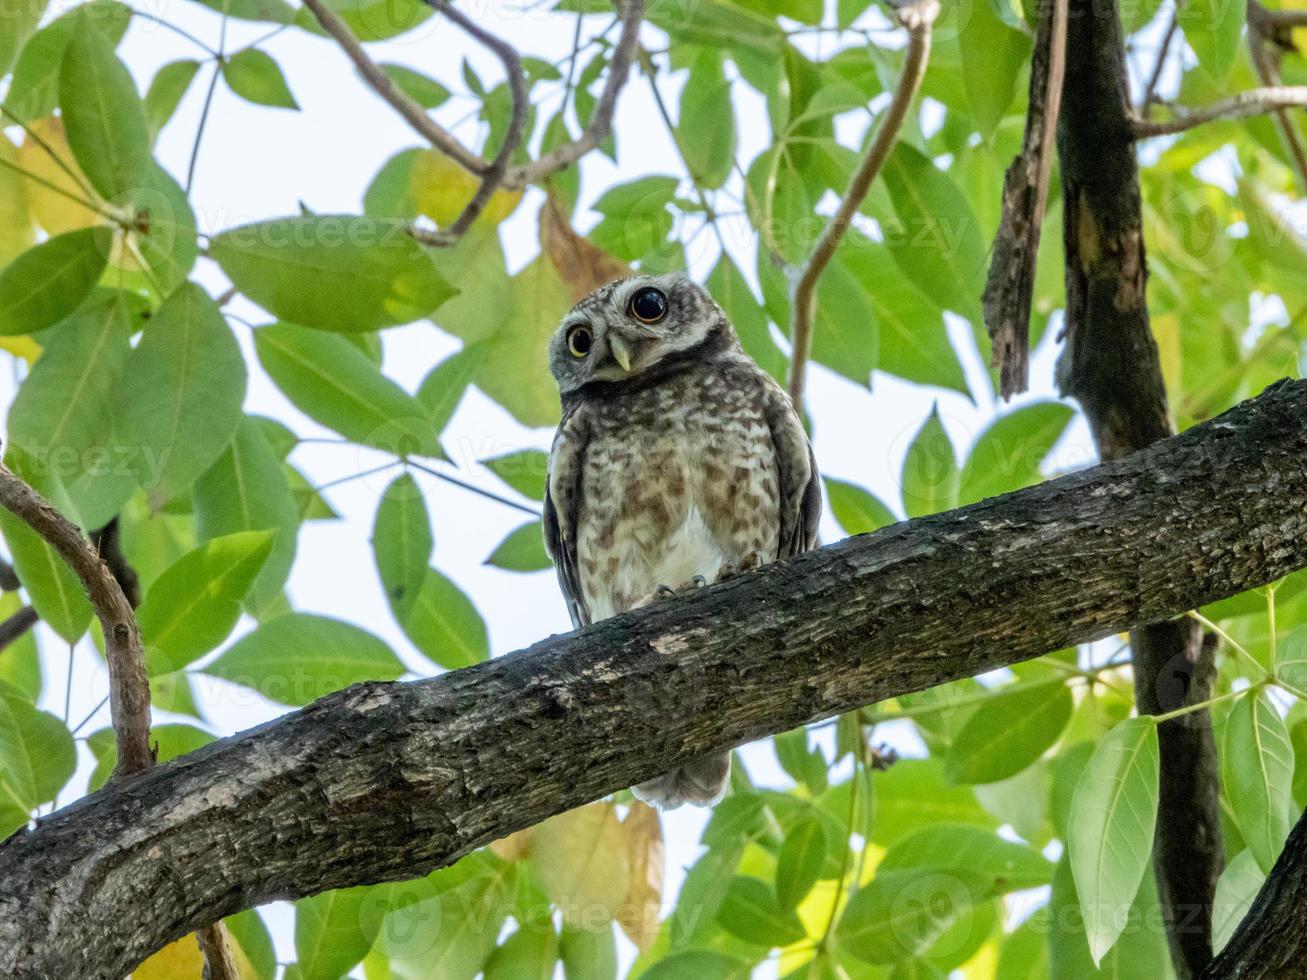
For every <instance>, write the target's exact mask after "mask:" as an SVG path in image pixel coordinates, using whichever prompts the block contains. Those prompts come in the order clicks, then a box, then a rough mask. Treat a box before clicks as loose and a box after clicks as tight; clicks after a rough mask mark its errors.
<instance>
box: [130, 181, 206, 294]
mask: <svg viewBox="0 0 1307 980" xmlns="http://www.w3.org/2000/svg"><path fill="white" fill-rule="evenodd" d="M119 201H120V202H121V203H122V206H123V208H125V209H126V210H128V211H130V212H132V213H133V214H136V215H138V216H140V217H141V218H142V219H143V222H144V229H145V230H143V231H142V230H139V229H137V228H134V229H133V230H132V231H131V232H129V233H128V234H127V238H128V239H129V241H130V243H131V245H132V247H133V251H134V252H139V253H140V257H141V258H142V259H144V263H145V268H146V270H148V273H146V272H142V271H138V269H137V268H135V267H134V268H132V269H130V270H123V271H122V272H121V273H120V274H121V276H122V285H123V286H124V287H135V288H137V289H140V290H143V291H148V292H150V293H154V294H157V295H160V296H166V295H167V294H168V293H170V292H172V291H173V290H175V289H176V288H177V287H179V286H181V285H182V283H184V282H185V281H186V277H187V276H188V275H190V272H191V269H192V268H193V267H194V265H195V260H196V258H197V257H198V256H199V252H200V249H199V242H198V240H197V233H196V229H195V213H194V212H193V211H192V210H191V205H190V202H189V201H187V199H186V192H185V191H184V190H182V188H181V186H180V185H179V184H178V183H177V181H175V180H173V178H172V176H171V175H170V174H169V173H168V172H167V171H166V170H164V169H163V168H162V167H160V166H159V165H158V164H155V163H151V164H150V168H149V170H148V171H147V173H146V178H145V182H144V183H142V184H141V185H140V186H138V187H133V188H129V189H128V190H127V191H125V192H124V193H123V194H122V195H121V196H120V198H119ZM122 237H123V236H121V235H120V236H119V242H120V243H121V240H122Z"/></svg>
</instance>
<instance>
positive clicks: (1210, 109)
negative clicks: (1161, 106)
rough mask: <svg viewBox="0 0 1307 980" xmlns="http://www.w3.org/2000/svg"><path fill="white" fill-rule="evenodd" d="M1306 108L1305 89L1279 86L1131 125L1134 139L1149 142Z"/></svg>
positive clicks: (1301, 86) (1247, 92)
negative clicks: (1211, 125)
mask: <svg viewBox="0 0 1307 980" xmlns="http://www.w3.org/2000/svg"><path fill="white" fill-rule="evenodd" d="M1303 107H1307V85H1280V86H1271V87H1268V88H1254V89H1249V90H1247V91H1246V92H1240V93H1239V94H1238V95H1235V96H1232V97H1231V98H1228V99H1222V100H1221V101H1220V102H1214V103H1212V104H1211V105H1208V106H1203V107H1202V108H1201V109H1193V110H1189V111H1184V112H1182V113H1181V114H1179V115H1177V116H1176V118H1174V119H1167V120H1164V121H1161V122H1154V121H1152V120H1147V119H1136V120H1135V122H1134V130H1135V139H1149V138H1150V137H1153V136H1169V135H1171V134H1172V133H1182V132H1184V131H1185V130H1186V129H1193V128H1194V127H1195V126H1201V125H1202V124H1203V123H1208V122H1215V121H1217V120H1220V119H1244V118H1246V117H1248V116H1259V115H1262V114H1263V113H1267V112H1278V111H1280V110H1282V109H1293V108H1303Z"/></svg>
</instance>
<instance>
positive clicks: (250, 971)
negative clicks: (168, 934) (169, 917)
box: [131, 930, 258, 980]
mask: <svg viewBox="0 0 1307 980" xmlns="http://www.w3.org/2000/svg"><path fill="white" fill-rule="evenodd" d="M224 931H225V930H224ZM227 942H228V943H229V944H230V948H231V955H232V959H233V960H235V961H236V972H237V974H238V975H239V976H240V978H241V980H258V975H257V974H256V973H255V971H254V965H253V964H252V963H251V962H250V959H249V957H248V956H246V955H245V951H244V950H243V949H241V947H240V944H239V943H238V942H236V940H235V939H234V938H233V937H232V935H231V933H227ZM203 976H204V954H203V953H201V952H200V943H199V940H197V939H196V938H195V933H191V934H190V935H188V936H182V938H181V939H178V940H177V941H176V942H174V943H169V944H168V945H167V946H165V947H163V949H161V950H159V952H157V953H155V954H154V955H153V956H151V957H150V958H149V959H148V960H146V961H145V962H144V963H142V964H141V965H140V966H138V967H137V968H136V969H135V970H133V971H132V977H131V980H201V978H202V977H203Z"/></svg>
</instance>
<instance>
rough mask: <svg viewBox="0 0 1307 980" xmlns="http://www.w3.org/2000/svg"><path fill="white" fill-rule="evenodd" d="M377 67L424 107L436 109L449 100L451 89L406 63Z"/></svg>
mask: <svg viewBox="0 0 1307 980" xmlns="http://www.w3.org/2000/svg"><path fill="white" fill-rule="evenodd" d="M377 67H378V68H380V69H381V71H382V74H384V75H385V76H386V77H387V78H389V79H390V80H391V81H392V82H394V83H395V84H396V85H397V86H399V88H400V89H402V90H403V92H404V93H405V94H406V95H407V96H408V97H409V98H410V99H412V100H413V101H414V102H416V103H417V104H418V105H420V106H421V107H422V108H423V109H434V108H436V107H437V106H440V105H444V104H445V103H446V102H448V101H449V89H447V88H445V86H443V85H441V84H440V83H439V82H438V81H436V80H435V79H434V78H431V77H430V76H427V75H424V74H422V73H421V72H420V71H414V70H413V69H412V68H409V67H406V66H405V65H390V64H380V65H377Z"/></svg>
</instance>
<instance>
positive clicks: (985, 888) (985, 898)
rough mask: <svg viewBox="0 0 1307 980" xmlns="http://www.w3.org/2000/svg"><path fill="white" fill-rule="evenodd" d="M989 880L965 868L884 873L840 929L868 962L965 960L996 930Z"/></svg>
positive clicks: (844, 942) (861, 894) (844, 941)
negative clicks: (922, 959) (944, 870)
mask: <svg viewBox="0 0 1307 980" xmlns="http://www.w3.org/2000/svg"><path fill="white" fill-rule="evenodd" d="M996 918H997V913H996V910H995V901H994V899H993V898H991V897H990V887H989V884H988V883H987V882H986V881H985V880H984V879H982V878H980V877H979V876H977V875H975V874H972V873H970V872H968V871H966V870H964V869H959V870H957V871H954V872H948V873H945V872H938V871H934V870H932V869H930V868H909V869H903V870H898V871H880V870H878V871H877V873H876V877H875V878H873V879H872V880H871V881H870V882H868V883H867V884H866V885H863V886H862V887H861V888H859V889H858V890H857V891H856V892H854V894H853V897H852V898H851V899H850V900H849V903H848V905H847V906H845V908H844V912H843V914H842V915H841V916H840V921H839V925H838V927H837V935H838V937H839V942H840V946H841V948H843V949H846V950H847V951H848V952H850V953H852V954H853V955H854V956H856V957H858V958H859V959H862V960H866V961H867V962H868V963H897V962H899V961H902V960H906V959H908V958H909V957H914V956H924V957H926V958H927V959H930V960H933V961H937V962H938V963H939V965H945V964H947V965H950V966H956V965H959V964H960V963H961V962H965V961H966V960H967V959H968V958H969V957H970V956H971V955H972V953H974V952H975V950H976V949H978V948H979V947H980V945H981V944H982V943H984V941H985V939H986V938H987V937H988V936H989V934H990V933H991V932H992V931H993V927H994V924H995V921H996Z"/></svg>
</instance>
